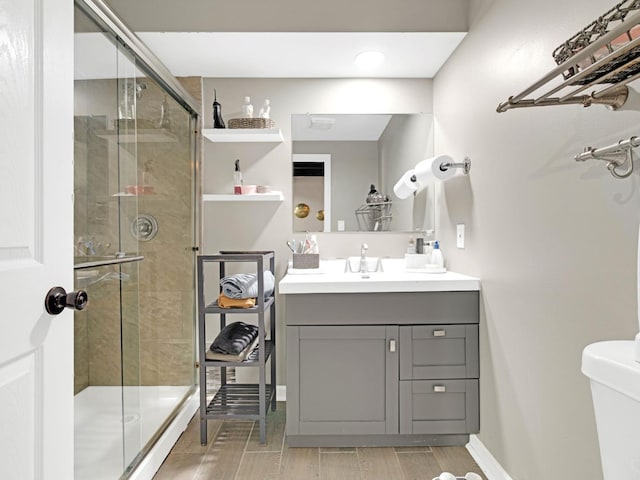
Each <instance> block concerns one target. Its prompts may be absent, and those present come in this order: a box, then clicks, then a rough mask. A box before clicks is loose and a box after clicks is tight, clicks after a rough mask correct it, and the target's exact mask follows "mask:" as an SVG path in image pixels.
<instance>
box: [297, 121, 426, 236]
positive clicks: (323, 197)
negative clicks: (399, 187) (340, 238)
mask: <svg viewBox="0 0 640 480" xmlns="http://www.w3.org/2000/svg"><path fill="white" fill-rule="evenodd" d="M291 137H292V152H293V158H292V160H293V168H292V174H293V175H292V178H293V182H292V183H293V185H292V189H293V209H294V210H295V209H296V206H298V204H306V205H308V207H309V213H308V215H307V216H306V217H305V218H300V217H299V216H297V215H296V213H295V212H292V216H293V230H294V231H295V232H300V231H316V232H322V231H325V232H340V231H347V232H355V231H395V232H414V231H416V230H420V231H426V230H431V229H433V228H434V223H435V211H434V197H435V194H434V186H429V187H428V188H426V189H424V190H421V191H420V192H418V193H417V194H416V195H412V196H410V197H409V198H406V199H399V198H397V197H396V196H395V195H394V193H393V185H394V184H395V183H396V182H397V181H398V179H399V178H400V177H401V176H402V174H403V173H404V172H406V171H407V170H408V169H410V168H413V166H414V165H415V164H416V163H418V162H419V161H421V160H424V159H425V158H429V157H432V156H433V115H431V114H353V115H352V114H339V115H335V114H322V115H318V114H297V115H292V116H291ZM319 162H321V164H322V165H324V170H323V169H322V168H321V167H320V166H318V165H314V164H317V163H319ZM303 163H306V166H305V165H303ZM310 165H313V166H310ZM327 165H329V168H328V169H327ZM372 186H373V187H374V188H375V194H373V193H374V192H371V187H372ZM309 202H310V203H309ZM301 208H302V207H301ZM299 211H301V210H299ZM321 211H324V212H321ZM321 213H324V220H323V221H322V220H318V218H317V217H322V215H321Z"/></svg>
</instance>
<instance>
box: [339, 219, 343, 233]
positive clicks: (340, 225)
mask: <svg viewBox="0 0 640 480" xmlns="http://www.w3.org/2000/svg"><path fill="white" fill-rule="evenodd" d="M338 231H339V232H344V220H338Z"/></svg>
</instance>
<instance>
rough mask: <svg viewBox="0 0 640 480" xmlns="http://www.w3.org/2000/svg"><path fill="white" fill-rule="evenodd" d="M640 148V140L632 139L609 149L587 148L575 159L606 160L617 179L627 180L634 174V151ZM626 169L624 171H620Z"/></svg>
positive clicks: (578, 160)
mask: <svg viewBox="0 0 640 480" xmlns="http://www.w3.org/2000/svg"><path fill="white" fill-rule="evenodd" d="M636 147H640V138H638V137H631V138H629V139H628V140H620V141H619V142H618V143H614V144H613V145H609V146H607V147H601V148H592V147H586V148H585V149H584V151H583V152H582V153H579V154H577V155H576V156H575V157H574V158H575V159H576V162H584V161H586V160H590V159H596V160H604V161H605V162H607V170H609V172H611V175H613V176H614V177H615V178H627V177H628V176H629V175H631V173H632V172H633V149H634V148H636ZM622 167H624V168H625V170H624V171H618V169H620V168H622Z"/></svg>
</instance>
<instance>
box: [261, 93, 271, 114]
mask: <svg viewBox="0 0 640 480" xmlns="http://www.w3.org/2000/svg"><path fill="white" fill-rule="evenodd" d="M270 114H271V101H270V100H269V99H268V98H267V99H266V100H265V101H264V105H262V108H261V109H260V112H259V113H258V117H260V118H270V117H269V115H270Z"/></svg>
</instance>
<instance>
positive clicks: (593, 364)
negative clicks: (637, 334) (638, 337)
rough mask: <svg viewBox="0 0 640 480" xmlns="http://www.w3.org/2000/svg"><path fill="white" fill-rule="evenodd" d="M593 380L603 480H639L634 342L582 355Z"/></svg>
mask: <svg viewBox="0 0 640 480" xmlns="http://www.w3.org/2000/svg"><path fill="white" fill-rule="evenodd" d="M582 373H584V374H585V375H586V376H587V377H589V379H590V380H591V394H592V396H593V406H594V411H595V415H596V426H597V429H598V441H599V444H600V458H601V460H602V472H603V478H604V480H640V363H639V362H637V361H635V342H633V341H608V342H598V343H594V344H591V345H588V346H587V347H586V348H585V349H584V351H583V352H582Z"/></svg>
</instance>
